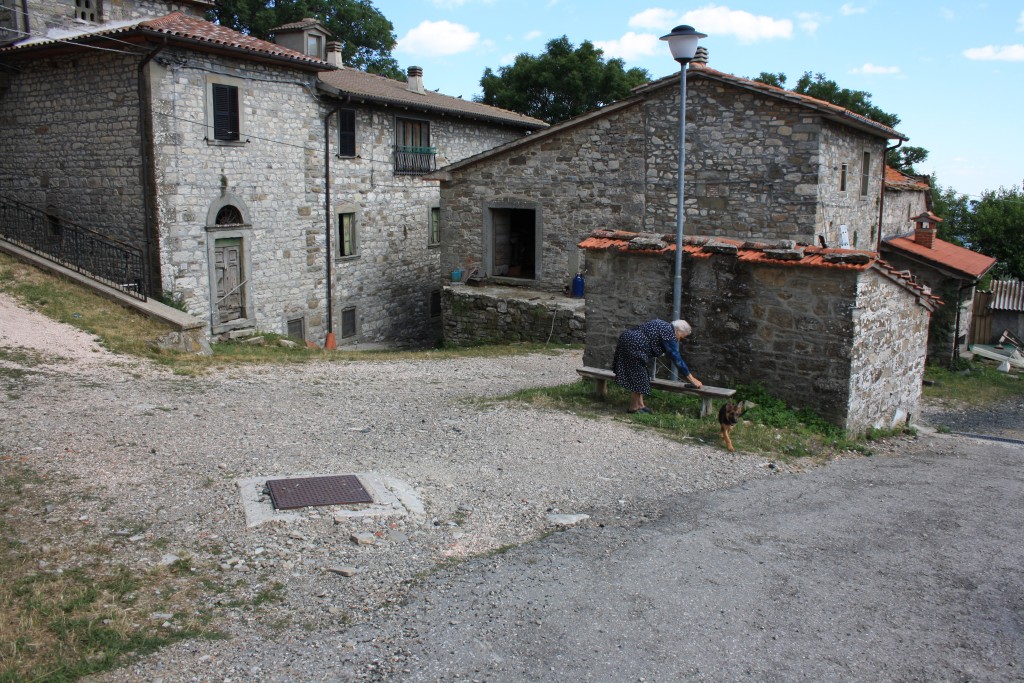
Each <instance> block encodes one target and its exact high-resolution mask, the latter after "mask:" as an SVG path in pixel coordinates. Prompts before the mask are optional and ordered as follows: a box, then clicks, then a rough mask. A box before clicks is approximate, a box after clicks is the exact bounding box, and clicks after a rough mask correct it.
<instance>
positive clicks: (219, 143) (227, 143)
mask: <svg viewBox="0 0 1024 683" xmlns="http://www.w3.org/2000/svg"><path fill="white" fill-rule="evenodd" d="M247 144H249V141H248V140H217V139H215V138H206V145H207V146H208V147H245V146H246V145H247Z"/></svg>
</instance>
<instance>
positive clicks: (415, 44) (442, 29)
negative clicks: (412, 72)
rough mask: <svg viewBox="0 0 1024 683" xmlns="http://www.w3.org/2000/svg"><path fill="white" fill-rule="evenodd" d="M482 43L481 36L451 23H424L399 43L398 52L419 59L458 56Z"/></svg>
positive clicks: (410, 31)
mask: <svg viewBox="0 0 1024 683" xmlns="http://www.w3.org/2000/svg"><path fill="white" fill-rule="evenodd" d="M479 42H480V34H479V33H474V32H473V31H470V30H469V29H468V28H466V27H465V26H463V25H462V24H453V23H451V22H450V21H424V22H422V23H420V25H419V26H417V27H416V28H414V29H410V30H409V32H408V33H406V34H405V36H403V37H402V38H400V39H399V41H398V48H397V49H398V51H400V52H406V53H409V54H411V55H415V56H417V57H435V56H446V55H457V54H460V53H463V52H467V51H469V50H471V49H472V48H474V47H476V45H477V44H478V43H479Z"/></svg>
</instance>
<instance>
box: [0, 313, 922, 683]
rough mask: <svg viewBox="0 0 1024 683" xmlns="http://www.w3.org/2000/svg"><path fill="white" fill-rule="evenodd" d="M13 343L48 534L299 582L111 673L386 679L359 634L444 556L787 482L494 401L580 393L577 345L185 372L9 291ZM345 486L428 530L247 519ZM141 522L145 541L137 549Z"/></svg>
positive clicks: (251, 578) (394, 524)
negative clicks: (371, 488)
mask: <svg viewBox="0 0 1024 683" xmlns="http://www.w3.org/2000/svg"><path fill="white" fill-rule="evenodd" d="M4 348H6V349H7V351H8V353H7V358H6V359H4V358H3V357H2V356H0V370H3V369H4V368H7V369H8V370H11V369H16V370H18V375H19V376H17V377H15V378H13V379H12V377H13V375H10V374H6V375H0V383H4V386H0V389H3V391H2V392H0V405H2V409H3V413H4V421H3V425H2V427H0V439H2V443H3V446H4V447H5V448H6V450H7V452H8V453H10V454H11V455H13V456H17V458H19V459H21V460H23V461H24V462H26V464H28V465H29V466H31V467H32V468H34V469H36V470H38V471H40V472H44V473H47V474H48V475H51V478H52V481H53V482H54V483H53V484H52V485H53V486H54V488H55V490H54V492H53V498H54V499H55V500H56V499H60V500H61V501H62V502H61V503H60V504H58V505H56V506H54V507H53V508H52V509H50V508H48V509H47V512H46V514H47V521H48V522H52V524H54V525H56V528H60V527H61V526H64V527H68V528H70V527H75V528H78V527H79V526H80V525H81V524H83V523H84V524H88V525H89V529H90V532H91V533H94V534H95V536H96V538H97V540H102V541H104V542H108V543H111V544H112V546H113V549H114V554H115V556H116V557H117V558H118V560H119V561H122V562H125V563H127V564H129V565H130V566H137V567H147V566H154V565H156V564H158V563H160V562H166V561H167V558H168V556H170V557H190V558H192V561H193V562H194V563H196V564H200V565H204V566H214V567H218V568H219V571H222V572H224V573H225V574H226V575H230V576H233V577H239V578H242V579H244V580H245V585H246V586H247V590H249V591H250V592H251V594H252V595H255V594H257V593H258V592H259V591H260V590H263V589H265V588H266V587H267V586H271V585H277V584H280V586H281V587H282V588H281V594H282V601H281V602H279V603H277V604H276V605H275V606H274V607H273V609H272V610H263V611H260V610H253V609H245V608H237V609H235V608H224V609H222V610H221V612H220V613H221V615H222V617H223V620H222V623H221V624H219V626H220V627H221V628H222V629H223V630H225V631H226V632H227V633H228V634H229V635H230V638H229V639H226V640H219V641H213V642H207V641H187V642H184V643H181V644H178V645H175V646H171V647H168V648H166V649H164V650H162V651H160V652H158V653H156V654H154V655H151V656H149V657H146V658H144V659H143V660H141V661H140V662H139V663H136V664H133V665H131V666H130V667H128V668H125V669H123V670H120V671H117V672H113V673H110V674H106V675H104V676H102V677H101V678H99V679H97V680H104V681H136V680H161V681H164V682H165V683H166V682H170V681H199V680H222V681H229V680H231V681H245V680H257V679H265V680H296V681H304V680H338V679H340V678H343V677H347V676H348V675H356V674H358V675H360V676H362V675H364V674H365V675H366V676H368V677H370V678H373V677H374V676H375V675H378V674H380V675H383V674H381V673H380V672H383V671H386V670H387V669H388V666H387V664H386V663H379V662H373V661H365V660H364V661H360V662H354V663H353V662H347V661H346V657H345V652H349V651H352V650H353V649H354V648H355V643H354V642H352V641H351V640H350V638H351V632H352V629H353V627H356V626H358V627H359V628H361V629H363V630H362V632H363V633H365V632H366V631H365V629H366V627H370V628H372V626H373V625H374V624H375V623H376V621H377V620H378V619H381V618H383V617H384V616H385V615H394V614H395V613H396V610H400V609H401V600H402V598H403V596H404V595H406V594H407V592H408V590H409V587H410V585H412V584H413V583H414V582H415V581H416V580H418V579H421V578H422V577H423V576H425V575H427V574H428V573H429V572H430V571H432V570H433V569H434V568H436V567H437V566H438V564H439V563H445V562H446V561H449V560H453V559H460V558H466V557H472V556H478V555H481V554H487V553H493V552H500V551H502V550H503V549H505V548H507V547H508V546H509V545H513V544H519V543H522V542H524V541H528V540H531V539H535V538H538V537H539V536H541V535H543V534H544V533H545V532H547V531H550V530H552V529H555V528H557V527H558V525H557V524H555V523H553V522H552V521H551V519H550V518H549V515H551V514H558V513H561V514H566V515H573V514H583V515H589V518H588V519H586V520H584V521H582V522H580V525H581V528H599V527H601V526H604V527H623V528H630V527H634V526H636V525H637V524H640V523H642V522H644V521H647V520H651V519H656V518H657V517H658V516H659V515H660V514H661V512H662V511H663V510H665V509H667V508H669V507H671V506H673V505H675V504H677V503H676V501H678V499H679V498H680V496H683V495H685V494H689V493H693V492H700V491H713V490H717V489H724V488H730V487H733V486H736V485H737V484H739V483H743V482H747V481H750V480H753V479H760V478H766V477H771V476H774V475H776V474H777V473H778V472H780V469H779V468H777V467H768V461H767V460H766V459H765V458H763V457H760V456H757V455H752V454H745V453H736V454H730V453H727V452H725V451H723V450H721V449H720V448H718V447H717V445H706V444H701V443H699V442H693V443H689V444H680V443H675V442H671V441H667V440H665V439H663V438H661V437H658V436H656V435H653V434H650V433H644V432H640V431H637V430H635V429H634V428H633V427H632V426H631V425H630V424H629V423H628V422H627V421H614V420H598V421H595V420H590V419H585V418H581V417H577V416H576V415H573V414H571V413H565V412H555V411H544V410H539V409H535V408H530V407H524V406H519V405H517V404H515V403H506V402H493V401H491V402H489V401H487V400H486V399H488V398H493V397H500V396H504V395H507V394H509V393H511V392H514V391H516V390H519V389H523V388H526V387H534V386H545V385H557V384H564V383H567V382H572V381H574V380H575V379H576V374H575V372H574V370H575V368H576V367H579V366H580V365H581V364H582V361H581V352H579V351H564V352H559V353H553V354H551V355H543V354H534V355H530V356H509V357H501V358H464V359H459V360H438V361H402V362H395V361H390V362H371V361H365V362H345V363H319V362H312V363H308V364H304V365H298V366H284V367H250V368H241V369H232V370H227V371H215V372H211V373H209V374H207V375H204V376H200V377H181V376H176V375H173V374H171V373H170V372H168V371H166V370H163V369H161V368H158V367H156V366H154V365H151V364H149V363H147V362H143V361H138V360H135V359H125V358H119V357H116V356H113V355H111V354H109V353H108V352H106V351H104V350H102V349H100V348H99V347H98V346H97V345H96V344H95V342H94V340H92V339H91V338H90V337H89V336H88V335H86V334H84V333H81V332H78V331H76V330H74V329H71V328H69V327H66V326H64V325H60V324H58V323H54V322H52V321H50V320H48V319H45V318H43V317H41V316H38V315H36V314H32V313H28V312H26V311H22V310H20V309H17V308H16V307H15V306H14V305H13V302H12V301H11V300H10V299H9V298H6V297H5V296H4V295H2V294H0V349H4ZM12 349H14V350H23V351H25V350H27V351H30V355H32V356H33V358H34V360H33V361H32V362H31V363H26V362H24V361H22V360H18V359H17V358H14V356H15V355H16V354H14V353H12ZM22 372H24V373H25V374H21V373H22ZM915 441H916V440H914V439H910V438H904V439H895V440H892V441H890V442H888V443H887V444H884V445H882V446H881V449H882V450H883V451H889V452H895V451H898V450H902V449H908V448H913V444H914V442H915ZM783 469H787V468H783ZM788 469H790V470H791V471H792V470H793V469H795V468H788ZM348 473H361V474H365V475H372V476H374V477H378V478H380V479H381V480H384V481H390V482H393V483H394V484H395V486H396V487H398V488H401V489H402V490H405V491H407V492H409V494H410V495H411V496H412V497H414V498H415V499H416V501H417V502H418V503H419V504H421V505H422V515H418V514H415V510H413V514H394V515H387V516H373V517H365V518H335V517H334V516H333V515H332V514H331V512H330V511H329V510H327V509H324V508H306V509H304V510H303V511H301V512H299V513H294V519H292V520H290V521H270V522H267V523H263V524H259V525H258V526H247V524H246V521H247V517H246V510H245V507H244V505H243V498H244V493H245V491H244V488H243V489H240V487H239V482H240V481H243V480H246V479H248V478H256V477H258V478H268V479H269V478H283V477H288V476H299V475H308V474H348ZM62 491H63V493H70V492H81V491H88V493H89V495H84V496H83V495H60V494H61V493H62ZM264 506H266V504H265V503H264ZM405 512H409V510H406V511H405ZM125 528H133V529H144V531H143V532H141V533H139V534H136V535H134V536H131V537H126V536H125V535H124V533H123V532H122V530H123V529H125ZM359 534H362V536H357V535H359ZM354 538H362V539H364V540H366V539H371V538H372V541H373V542H372V543H366V544H362V543H357V542H355V541H354V540H353V539H354ZM339 569H344V570H345V573H346V574H352V575H351V576H345V575H342V573H339V571H338V570H339ZM332 570H334V571H332ZM361 649H363V650H365V648H361ZM281 667H286V668H285V669H284V673H281V671H282V670H281ZM353 667H355V668H353ZM274 671H276V672H277V674H276V675H273V676H271V675H270V672H274ZM353 672H355V673H353ZM375 672H378V673H376V674H375ZM343 673H345V676H343V675H342V674H343Z"/></svg>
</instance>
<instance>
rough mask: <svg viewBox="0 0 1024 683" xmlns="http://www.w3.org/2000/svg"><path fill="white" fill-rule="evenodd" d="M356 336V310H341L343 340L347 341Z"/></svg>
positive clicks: (353, 308)
mask: <svg viewBox="0 0 1024 683" xmlns="http://www.w3.org/2000/svg"><path fill="white" fill-rule="evenodd" d="M354 336H356V309H355V307H354V306H353V307H352V308H343V309H342V310H341V338H342V339H347V338H349V337H354Z"/></svg>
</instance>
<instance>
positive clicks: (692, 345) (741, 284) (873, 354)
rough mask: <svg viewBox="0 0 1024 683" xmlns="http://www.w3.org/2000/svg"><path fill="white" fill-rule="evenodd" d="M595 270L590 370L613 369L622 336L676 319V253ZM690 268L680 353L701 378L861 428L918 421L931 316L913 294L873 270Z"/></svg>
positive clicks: (689, 259)
mask: <svg viewBox="0 0 1024 683" xmlns="http://www.w3.org/2000/svg"><path fill="white" fill-rule="evenodd" d="M588 263H589V266H590V267H589V276H588V279H587V312H586V315H587V345H586V350H585V351H584V363H585V364H586V365H590V366H596V367H603V368H607V367H610V364H611V359H612V355H613V353H614V350H615V342H616V339H617V337H618V335H619V334H620V333H621V332H622V330H624V329H626V328H627V327H630V326H634V325H638V324H641V323H643V322H645V321H647V320H650V319H652V318H662V319H670V318H671V310H672V305H671V302H672V275H673V254H672V252H666V253H664V254H660V255H652V254H636V253H629V252H615V251H607V250H603V251H602V250H596V251H591V252H589V253H588ZM683 268H684V271H683V272H684V279H683V302H682V317H683V318H685V319H686V320H688V321H689V322H690V323H691V324H692V325H693V328H694V332H693V335H692V336H691V337H690V338H688V339H687V340H686V341H685V342H683V344H682V345H681V349H680V350H681V354H682V356H683V358H684V359H685V360H686V362H687V364H688V365H689V366H690V368H691V370H692V371H693V373H694V375H696V376H697V377H698V378H699V379H700V380H701V381H703V382H705V383H707V384H711V385H716V386H734V385H736V384H756V383H762V384H764V385H765V386H766V388H767V389H768V391H769V392H770V393H772V394H773V395H775V396H778V397H779V398H782V399H783V400H785V401H786V402H787V403H789V404H790V405H793V406H796V407H806V408H811V409H813V410H814V411H815V412H816V413H818V414H819V415H821V416H822V417H824V418H825V419H827V420H829V421H830V422H833V423H834V424H837V425H840V426H842V427H844V428H846V429H849V430H852V431H854V432H862V431H864V430H865V429H866V428H867V427H870V426H879V427H881V426H885V427H888V426H890V425H892V424H893V423H896V422H902V421H904V420H905V419H906V417H907V416H908V415H914V414H916V410H917V405H916V401H917V397H918V396H919V393H918V394H915V393H914V391H915V387H916V390H917V391H918V392H919V390H920V383H921V378H922V373H923V357H922V354H923V349H924V340H923V339H922V338H921V337H920V329H921V328H922V327H927V320H928V311H927V309H925V308H924V307H922V306H920V305H918V304H917V303H916V298H915V297H914V296H913V295H912V294H911V293H910V292H908V291H907V290H905V289H903V288H901V287H900V286H898V285H896V284H895V283H893V282H892V281H890V280H887V279H884V278H881V277H880V276H878V275H877V274H875V273H872V272H869V271H861V270H858V269H854V268H842V267H817V268H815V267H807V266H794V265H792V264H788V263H786V262H756V263H752V262H750V261H745V260H741V259H738V258H737V257H736V256H735V255H728V254H707V253H703V254H700V255H699V256H698V257H693V256H690V255H689V254H687V255H686V257H685V258H684V266H683ZM865 307H866V308H865ZM879 373H881V374H879ZM879 378H881V379H884V381H878V382H876V381H875V380H876V379H879ZM900 382H902V383H903V385H906V386H902V385H901V386H899V387H897V384H899V383H900Z"/></svg>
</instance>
